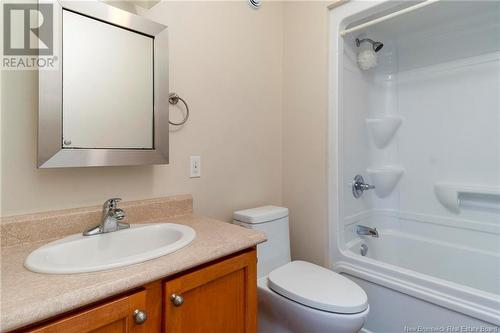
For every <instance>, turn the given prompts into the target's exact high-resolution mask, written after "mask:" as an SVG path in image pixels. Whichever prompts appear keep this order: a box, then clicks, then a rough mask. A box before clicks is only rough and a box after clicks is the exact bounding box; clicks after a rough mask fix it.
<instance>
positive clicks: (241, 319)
mask: <svg viewBox="0 0 500 333" xmlns="http://www.w3.org/2000/svg"><path fill="white" fill-rule="evenodd" d="M256 262H257V257H256V251H255V249H252V250H251V251H248V252H245V253H243V254H240V255H237V256H234V257H232V258H229V259H226V260H223V261H220V262H218V263H215V264H211V265H209V266H206V267H203V268H201V269H198V270H195V271H193V272H190V273H187V274H183V275H181V276H179V277H177V278H174V279H172V280H168V281H166V282H165V283H166V284H165V287H164V297H163V302H164V306H163V309H164V311H165V320H164V325H165V327H164V330H165V333H174V332H175V333H180V332H184V333H186V332H189V333H197V332H199V333H224V332H228V333H237V332H256V331H257V274H256Z"/></svg>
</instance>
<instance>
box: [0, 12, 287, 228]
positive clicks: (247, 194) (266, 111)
mask: <svg viewBox="0 0 500 333" xmlns="http://www.w3.org/2000/svg"><path fill="white" fill-rule="evenodd" d="M282 7H283V5H282V4H281V3H266V5H265V6H263V7H262V8H261V10H258V11H254V10H251V9H250V8H248V4H247V3H246V2H183V3H177V2H166V3H162V4H159V5H157V6H155V7H154V8H153V9H152V10H151V12H150V13H149V14H148V15H150V16H151V17H152V18H154V19H156V20H158V21H160V22H161V23H164V24H166V25H168V26H169V27H170V28H169V30H170V31H169V37H170V71H171V72H170V86H171V91H176V92H177V93H179V94H180V95H181V96H182V97H184V98H185V99H186V100H187V101H188V102H189V105H190V107H191V110H192V111H191V118H190V120H189V123H188V124H187V126H185V127H184V128H181V129H179V130H176V129H175V128H172V129H171V130H172V131H171V134H170V138H171V143H170V149H171V150H170V160H171V163H170V165H166V166H143V167H108V168H75V169H43V170H42V169H36V167H35V165H36V128H37V123H36V121H37V90H38V86H37V76H36V73H34V72H32V71H18V72H14V71H11V72H4V73H2V74H3V75H2V81H1V82H2V122H1V146H2V155H1V157H2V161H1V162H2V165H1V166H2V171H1V172H2V186H1V189H2V215H3V216H8V215H14V214H22V213H28V212H37V211H46V210H51V209H61V208H69V207H78V206H86V205H93V204H99V203H101V202H103V201H104V200H105V199H106V198H109V197H113V196H120V197H122V198H124V199H125V200H133V199H140V198H149V197H156V196H162V195H170V194H182V193H192V194H193V196H194V203H195V212H196V213H197V214H203V215H206V216H212V217H216V218H219V219H224V220H230V218H231V213H232V211H233V210H235V209H241V208H245V207H249V206H253V205H260V204H265V203H273V204H281V197H282V195H281V191H282V178H281V175H282V171H281V141H282V133H281V122H282V117H281V112H282V105H281V89H282V53H283V22H282V13H283V10H282V9H283V8H282ZM179 117H180V115H179V114H178V113H177V112H176V110H175V109H172V118H175V119H179ZM194 154H199V155H201V157H202V177H201V178H200V179H190V178H188V175H189V156H190V155H194Z"/></svg>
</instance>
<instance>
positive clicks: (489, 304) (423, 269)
mask: <svg viewBox="0 0 500 333" xmlns="http://www.w3.org/2000/svg"><path fill="white" fill-rule="evenodd" d="M364 225H367V224H366V223H365V224H364ZM352 227H353V226H348V227H347V229H353V228H352ZM377 230H378V233H379V238H374V237H369V236H356V237H353V239H351V240H349V241H348V242H347V243H346V245H345V247H344V248H343V249H341V250H339V251H338V252H337V253H336V254H335V256H336V257H337V258H338V259H340V260H336V261H334V264H333V265H332V269H333V270H334V271H336V272H338V273H341V274H344V275H346V276H347V277H349V278H351V279H352V280H354V281H355V282H356V283H358V284H360V285H361V286H362V287H363V288H364V289H365V291H366V292H367V294H368V297H369V300H370V304H371V305H374V306H372V309H374V313H373V314H372V316H377V311H378V312H379V314H380V316H379V317H378V318H377V319H376V320H379V321H381V320H380V317H383V318H385V317H386V315H387V313H386V312H384V311H387V309H389V308H394V311H399V312H393V313H392V314H393V315H394V316H395V317H397V318H398V320H399V322H398V323H399V324H400V325H403V326H406V324H408V323H409V322H411V321H415V320H416V319H418V318H420V319H421V322H424V321H426V320H430V318H434V319H433V320H434V321H433V323H434V326H438V325H442V324H446V325H456V324H457V323H460V324H461V325H462V326H463V325H465V326H467V327H469V326H470V327H483V328H486V329H488V327H495V329H497V330H496V331H495V332H499V331H500V330H498V328H497V327H499V326H500V281H499V280H498V276H499V273H500V254H499V253H498V252H494V251H486V250H482V249H476V248H472V247H467V246H461V245H457V244H453V243H450V242H443V241H440V240H437V239H433V238H431V237H423V236H422V235H414V234H411V233H407V232H403V231H401V230H397V229H390V228H387V229H384V228H377ZM363 244H364V245H366V246H367V248H368V251H367V252H366V255H365V256H362V255H361V246H362V245H363ZM334 252H335V251H334ZM479 287H480V288H481V289H478V288H479ZM390 299H393V300H395V302H396V303H397V304H391V305H390V306H389V305H388V304H387V302H389V300H390ZM375 304H379V306H375ZM415 304H419V305H418V306H417V305H415ZM410 307H415V309H414V310H413V311H411V312H408V311H405V309H407V308H410ZM403 318H406V321H403ZM381 322H384V321H381ZM421 322H418V320H417V322H416V323H417V324H418V323H421ZM417 324H416V325H417ZM383 325H387V322H385V323H384V324H383ZM393 325H395V324H394V323H393ZM403 326H401V329H400V330H389V331H388V329H387V328H385V329H381V328H380V327H381V326H377V325H375V327H379V330H381V332H386V333H389V332H403V328H402V327H403ZM431 326H432V325H431ZM377 331H378V330H377V329H374V332H377ZM366 332H370V331H369V330H366Z"/></svg>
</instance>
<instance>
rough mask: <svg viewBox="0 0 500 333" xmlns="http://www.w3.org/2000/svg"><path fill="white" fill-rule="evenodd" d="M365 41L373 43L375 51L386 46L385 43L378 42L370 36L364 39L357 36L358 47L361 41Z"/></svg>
mask: <svg viewBox="0 0 500 333" xmlns="http://www.w3.org/2000/svg"><path fill="white" fill-rule="evenodd" d="M363 42H368V43H370V44H372V48H373V51H375V52H378V51H380V50H382V48H383V47H384V44H383V43H382V42H376V41H374V40H372V39H370V38H363V39H359V38H356V46H357V47H360V46H361V43H363Z"/></svg>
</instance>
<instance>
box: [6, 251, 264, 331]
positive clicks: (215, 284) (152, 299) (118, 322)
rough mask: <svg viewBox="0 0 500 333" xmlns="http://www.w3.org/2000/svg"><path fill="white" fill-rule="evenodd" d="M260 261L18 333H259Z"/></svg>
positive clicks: (221, 264) (187, 277)
mask: <svg viewBox="0 0 500 333" xmlns="http://www.w3.org/2000/svg"><path fill="white" fill-rule="evenodd" d="M256 262H257V257H256V251H255V248H252V249H249V250H247V251H243V252H240V253H237V254H234V255H232V256H229V257H226V258H224V259H221V260H219V261H216V262H213V263H209V264H206V265H204V266H202V267H199V268H194V269H191V270H189V271H187V272H183V273H179V274H177V275H175V276H172V277H169V278H167V279H166V280H160V281H155V282H152V283H149V284H147V285H145V286H143V287H142V288H138V289H136V291H131V292H130V293H128V294H126V295H123V296H119V297H115V298H113V299H110V300H107V301H103V302H100V303H98V304H96V305H94V306H90V307H87V308H84V309H81V310H75V311H73V312H71V313H69V314H66V315H62V316H59V317H57V318H55V319H52V320H48V321H45V322H44V323H41V324H35V325H31V326H30V328H25V329H21V330H16V331H15V332H26V333H162V332H164V333H180V332H184V333H197V332H200V333H225V332H227V333H238V332H242V333H254V332H256V331H257V273H256ZM136 310H139V311H143V312H144V313H146V315H147V319H146V320H145V321H144V322H143V323H140V320H139V321H138V320H137V319H138V318H137V317H136V316H137V314H136V313H135V312H136ZM139 319H140V318H139Z"/></svg>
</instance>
